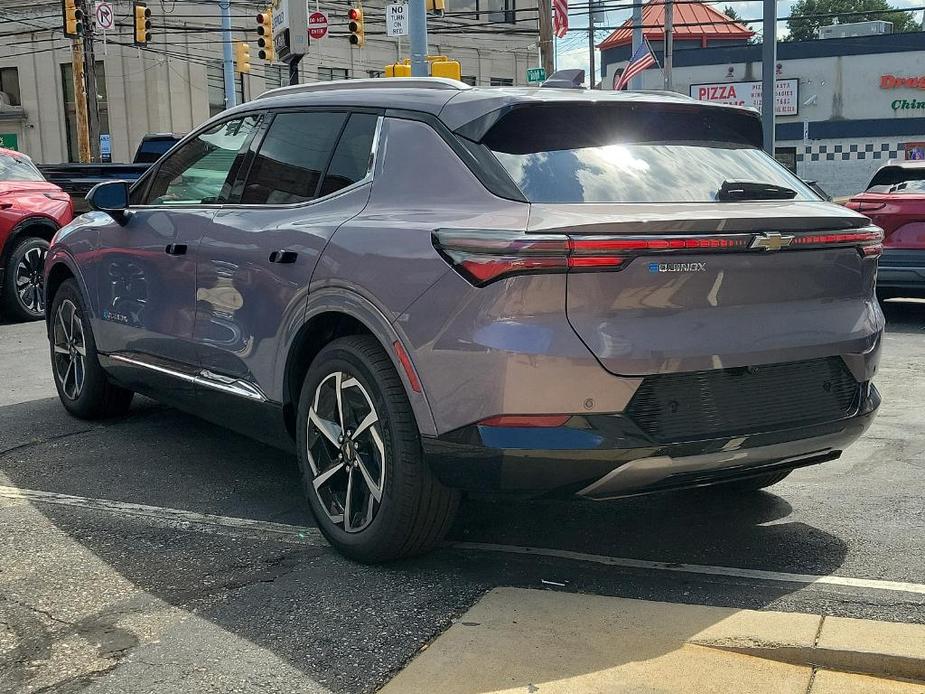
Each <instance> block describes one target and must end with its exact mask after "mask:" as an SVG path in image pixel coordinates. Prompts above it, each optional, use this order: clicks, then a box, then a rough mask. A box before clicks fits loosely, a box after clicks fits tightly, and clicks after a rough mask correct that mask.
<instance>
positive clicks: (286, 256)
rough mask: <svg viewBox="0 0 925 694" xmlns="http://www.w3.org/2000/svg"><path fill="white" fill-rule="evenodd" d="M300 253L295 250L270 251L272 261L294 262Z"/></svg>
mask: <svg viewBox="0 0 925 694" xmlns="http://www.w3.org/2000/svg"><path fill="white" fill-rule="evenodd" d="M298 257H299V254H298V253H296V252H295V251H273V252H272V253H270V262H271V263H294V262H295V260H296V258H298Z"/></svg>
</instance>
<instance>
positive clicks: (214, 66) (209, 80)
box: [206, 60, 244, 116]
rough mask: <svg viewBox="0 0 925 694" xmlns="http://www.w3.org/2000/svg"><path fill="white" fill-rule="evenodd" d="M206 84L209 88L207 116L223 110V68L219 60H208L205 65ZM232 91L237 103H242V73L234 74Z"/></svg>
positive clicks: (224, 106)
mask: <svg viewBox="0 0 925 694" xmlns="http://www.w3.org/2000/svg"><path fill="white" fill-rule="evenodd" d="M206 84H207V85H208V90H209V116H214V115H216V114H218V113H221V112H222V111H224V110H225V109H226V108H227V106H226V105H225V70H224V68H223V65H222V61H221V60H210V61H209V64H208V65H206ZM234 93H235V99H236V101H237V103H239V104H243V103H244V75H236V77H235V81H234Z"/></svg>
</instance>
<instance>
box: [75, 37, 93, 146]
mask: <svg viewBox="0 0 925 694" xmlns="http://www.w3.org/2000/svg"><path fill="white" fill-rule="evenodd" d="M71 68H72V72H73V77H74V120H75V121H77V158H78V159H80V163H81V164H89V163H90V131H89V129H88V128H87V83H86V80H84V49H83V39H82V38H80V37H77V38H73V39H71Z"/></svg>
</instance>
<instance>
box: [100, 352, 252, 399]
mask: <svg viewBox="0 0 925 694" xmlns="http://www.w3.org/2000/svg"><path fill="white" fill-rule="evenodd" d="M109 358H110V359H112V360H113V361H117V362H121V363H123V364H129V365H130V366H135V367H138V368H141V369H147V370H148V371H155V372H157V373H160V374H164V375H165V376H170V377H171V378H176V379H178V380H181V381H185V382H187V383H194V384H196V385H198V386H203V387H204V388H211V389H212V390H218V391H221V392H223V393H228V394H229V395H237V396H238V397H241V398H246V399H248V400H254V401H256V402H267V401H268V400H269V398H267V396H266V395H265V394H264V392H263V391H262V390H260V388H259V387H258V386H257V385H256V384H254V383H251V382H249V381H244V380H241V379H239V378H233V377H231V376H224V375H222V374H217V373H215V372H213V371H209V370H208V369H203V370H201V371H199V372H198V373H187V372H184V371H179V370H177V369H173V368H170V367H167V366H164V365H162V364H157V363H154V362H152V361H147V360H145V359H143V358H141V357H139V356H137V355H132V356H128V355H125V354H119V353H113V354H110V355H109Z"/></svg>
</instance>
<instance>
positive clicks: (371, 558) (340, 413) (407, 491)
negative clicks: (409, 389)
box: [298, 336, 459, 562]
mask: <svg viewBox="0 0 925 694" xmlns="http://www.w3.org/2000/svg"><path fill="white" fill-rule="evenodd" d="M298 422H299V425H298V447H299V451H298V453H299V465H300V467H301V470H302V479H303V483H304V487H305V493H306V495H307V496H308V501H309V504H310V505H311V508H312V511H313V512H314V515H315V518H316V520H317V521H318V526H319V528H320V529H321V531H322V533H324V535H325V537H326V538H327V539H328V541H329V542H330V543H331V544H332V545H334V546H335V547H336V548H337V549H338V550H339V551H340V552H341V553H343V554H345V555H346V556H348V557H350V558H352V559H356V560H358V561H363V562H377V561H386V560H389V559H397V558H400V557H408V556H412V555H415V554H420V553H422V552H425V551H427V550H429V549H431V548H432V547H433V546H434V545H435V544H437V543H438V542H439V541H440V540H441V539H442V538H443V536H444V535H445V534H446V532H447V530H448V529H449V526H450V523H451V522H452V520H453V516H454V515H455V513H456V509H457V506H458V503H459V493H458V492H456V491H455V490H451V489H448V488H446V487H444V486H443V485H442V484H440V482H439V481H438V480H437V479H436V478H435V477H434V475H433V473H432V472H431V470H430V468H429V467H428V465H427V463H426V461H425V460H424V456H423V452H422V449H421V441H420V434H419V432H418V428H417V424H416V422H415V419H414V414H413V412H412V410H411V404H410V403H409V402H408V398H407V395H406V394H405V390H404V387H403V385H402V382H401V379H400V378H399V376H398V374H397V373H396V371H395V369H394V368H393V366H392V363H391V361H390V360H389V357H388V355H387V354H386V353H385V351H383V349H382V347H381V346H380V345H379V343H378V342H377V341H376V340H375V339H374V338H372V337H369V336H354V337H345V338H340V339H338V340H335V341H333V342H331V343H330V344H329V345H327V346H326V347H325V348H324V349H322V350H321V352H319V354H318V356H317V357H316V358H315V360H314V361H313V362H312V364H311V367H310V368H309V370H308V374H307V375H306V377H305V382H304V384H303V387H302V394H301V397H300V400H299V412H298Z"/></svg>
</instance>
